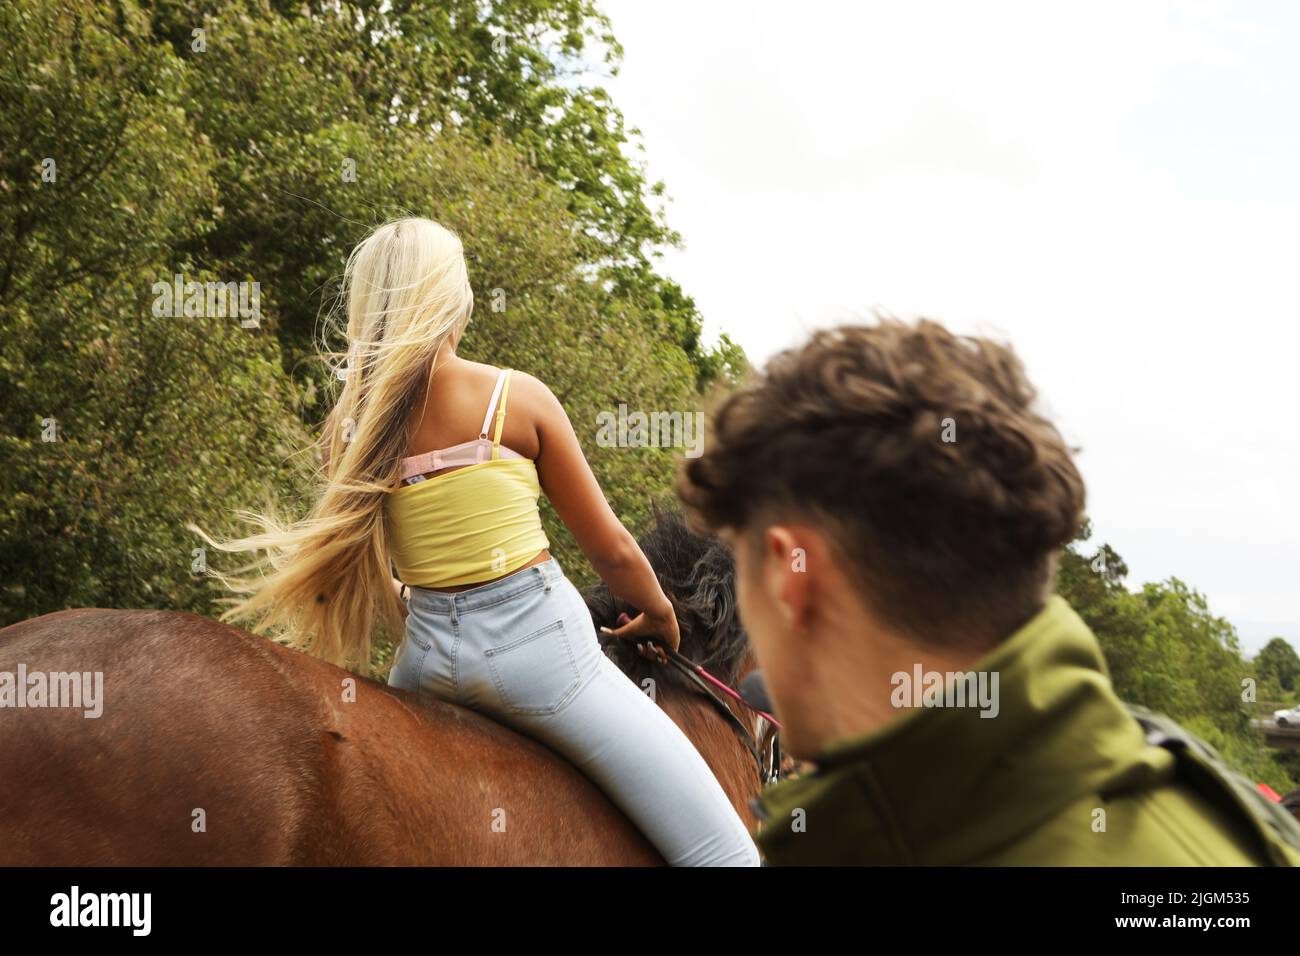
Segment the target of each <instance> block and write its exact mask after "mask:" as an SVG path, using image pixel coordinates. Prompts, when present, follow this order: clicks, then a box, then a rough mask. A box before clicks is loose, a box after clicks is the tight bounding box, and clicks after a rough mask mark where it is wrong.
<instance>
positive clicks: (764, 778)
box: [597, 617, 781, 786]
mask: <svg viewBox="0 0 1300 956" xmlns="http://www.w3.org/2000/svg"><path fill="white" fill-rule="evenodd" d="M622 623H625V622H624V621H622V619H621V617H620V624H622ZM597 637H598V639H599V640H600V643H601V645H602V646H604V645H606V644H608V643H609V642H610V641H611V640H615V641H619V640H623V639H622V638H619V637H616V636H615V635H614V634H613V633H608V632H605V631H598V632H597ZM638 642H649V643H652V644H655V645H656V646H658V647H659V649H660V650H661V651H662V652H663V653H664V654H665V655H666V656H667V658H668V663H669V664H671V665H673V666H674V667H676V668H677V669H678V670H679V671H681V672H682V673H683V674H684V675H685V676H686V678H687V679H688V680H690V682H691V683H693V684H694V685H695V686H696V687H698V688H699V689H700V690H701V691H702V692H703V693H704V694H705V695H706V696H707V697H708V698H709V700H711V701H712V702H713V704H714V706H716V707H717V709H718V710H719V711H720V712H721V713H722V715H723V716H724V717H725V718H726V719H727V720H728V721H729V722H730V723H731V724H733V725H734V726H735V728H736V730H737V731H738V732H739V733H740V736H741V741H742V742H743V743H744V744H745V747H746V748H748V750H749V752H750V753H751V754H752V755H753V757H754V761H755V762H756V763H757V764H758V779H759V782H760V783H762V784H763V785H764V786H766V785H767V784H769V783H776V782H777V781H778V780H779V779H780V777H781V745H780V739H781V722H780V721H779V720H777V719H776V718H775V717H774V716H772V714H770V713H768V712H767V711H765V710H762V709H760V708H758V707H755V706H754V705H753V704H751V703H750V702H749V701H747V700H745V698H744V697H743V696H741V694H740V693H739V692H737V691H736V690H735V689H734V688H732V687H729V686H727V685H726V684H725V683H723V682H722V681H720V680H718V678H716V677H714V676H713V675H712V674H710V673H709V672H708V671H707V670H705V669H704V667H703V666H702V665H700V664H696V663H695V662H694V661H692V660H690V659H689V658H687V657H685V656H683V655H682V654H679V653H678V652H677V651H675V650H673V649H672V648H670V647H664V646H663V643H662V642H661V641H660V640H659V639H658V638H657V637H644V638H639V639H638ZM715 687H716V688H717V689H718V690H721V691H722V692H723V693H725V694H726V695H727V696H728V697H730V698H731V699H732V700H734V701H736V702H737V703H739V704H740V705H741V706H743V707H745V708H747V709H749V710H751V711H753V712H754V713H755V714H757V715H758V716H759V717H761V718H763V719H764V720H766V721H767V722H768V723H770V724H771V725H772V726H773V727H775V728H776V731H775V732H774V733H773V734H772V737H771V740H770V742H769V745H768V748H767V749H768V753H767V754H766V755H764V754H763V753H762V752H760V750H759V745H758V743H757V742H756V741H755V740H754V736H753V734H751V733H750V732H749V728H748V727H746V726H745V724H744V723H743V722H742V721H741V719H740V718H739V717H737V716H736V713H735V711H733V710H732V709H731V708H730V707H728V706H727V703H726V701H724V700H723V699H722V698H721V697H719V696H718V694H717V693H716V692H715V690H714V688H715ZM765 756H766V759H764V758H765Z"/></svg>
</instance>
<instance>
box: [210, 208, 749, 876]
mask: <svg viewBox="0 0 1300 956" xmlns="http://www.w3.org/2000/svg"><path fill="white" fill-rule="evenodd" d="M344 287H345V293H346V302H347V342H348V363H347V366H346V367H345V369H344V370H343V371H342V372H341V374H344V375H345V376H346V377H345V380H344V381H345V383H344V386H343V389H342V392H341V394H340V396H339V399H338V402H337V404H336V406H335V408H334V410H333V412H331V415H330V418H329V421H328V424H327V428H326V433H325V436H324V441H325V451H326V453H327V460H328V461H329V462H330V464H329V467H328V482H327V484H326V486H325V488H324V491H323V492H322V493H321V495H320V497H319V499H318V500H317V501H316V502H315V506H314V508H313V510H312V512H311V514H310V515H309V516H308V517H307V518H306V519H305V520H303V521H300V522H297V523H288V524H284V523H281V522H280V521H278V520H277V519H275V518H274V517H272V516H253V517H254V518H255V520H256V521H257V522H258V523H259V524H260V528H261V531H260V533H258V534H256V535H254V536H251V537H247V538H243V539H240V540H237V541H232V542H227V543H224V544H219V545H217V546H218V547H220V548H221V549H222V550H228V551H263V550H264V551H266V552H267V557H266V558H265V559H264V561H262V562H260V563H259V565H256V567H259V570H260V572H261V573H258V574H255V575H253V576H250V577H236V576H223V577H222V580H223V581H224V582H225V583H226V584H227V586H229V587H230V588H231V589H232V590H234V591H235V592H236V593H239V594H241V595H242V599H241V600H239V601H238V602H237V603H235V604H234V606H233V607H231V609H230V610H229V611H227V612H226V614H225V615H224V618H225V619H232V620H246V621H250V622H252V624H253V625H254V627H255V628H256V629H258V630H263V631H264V630H267V629H270V628H277V629H279V630H280V631H282V632H284V633H285V634H287V635H288V637H289V639H290V642H291V643H292V644H293V645H294V646H297V647H300V648H302V649H305V650H309V651H310V652H312V653H314V654H316V655H318V656H320V657H322V658H324V659H326V660H329V661H331V662H333V663H336V664H340V665H343V666H352V667H361V668H363V669H365V668H366V667H367V666H368V664H369V660H370V649H371V648H370V635H371V630H372V627H373V626H374V624H375V623H376V621H377V620H382V621H384V622H386V623H387V625H388V628H389V631H390V633H397V632H399V631H404V637H403V640H402V642H401V645H400V647H399V648H398V651H397V654H396V657H395V661H394V664H393V667H392V671H391V674H390V677H389V684H390V685H392V686H394V687H401V688H406V689H409V690H412V691H416V692H417V693H424V694H429V695H433V696H435V697H439V698H443V699H446V700H450V701H454V702H456V703H460V704H462V705H465V706H468V707H472V708H475V709H477V710H479V711H481V712H483V713H485V714H488V715H490V716H491V717H492V718H494V719H496V720H498V721H500V722H502V723H504V724H507V725H509V726H511V727H513V728H515V729H517V730H519V731H520V732H522V733H525V734H528V735H529V736H532V737H534V738H536V739H538V740H541V741H542V742H544V743H546V744H547V745H549V746H550V747H552V748H553V749H554V750H556V751H558V752H559V753H561V754H563V755H564V756H565V757H567V758H568V759H569V760H570V761H571V762H572V763H574V764H575V765H576V766H577V767H578V768H579V769H580V770H582V771H583V772H584V773H585V774H586V775H587V776H588V777H590V778H591V779H592V780H593V781H594V782H595V783H596V784H597V785H599V786H600V787H601V788H602V789H603V790H604V791H605V792H606V793H607V794H608V795H609V797H610V798H611V800H613V801H614V802H615V803H616V804H617V805H618V806H619V807H620V808H621V809H622V810H623V812H624V813H626V814H627V816H628V817H629V818H630V819H631V820H632V821H633V822H634V823H636V824H637V826H638V827H640V828H641V830H642V831H643V832H644V833H645V834H646V836H647V838H648V839H649V840H650V841H651V842H652V843H653V844H654V845H655V846H656V848H657V849H658V850H659V851H660V852H661V853H662V854H663V856H664V858H665V859H666V860H667V861H668V862H669V863H670V864H672V865H677V866H757V865H758V863H759V857H758V852H757V849H756V847H755V845H754V842H753V840H752V839H751V837H750V834H749V833H748V832H747V830H746V828H745V825H744V823H743V822H742V821H741V819H740V817H739V816H738V815H737V814H736V811H735V810H734V809H733V807H732V805H731V803H730V801H729V800H728V798H727V796H726V794H725V793H724V792H723V789H722V787H721V786H720V785H719V783H718V781H717V780H716V778H714V776H713V775H712V773H711V772H710V770H709V767H708V765H707V764H706V763H705V761H704V760H703V758H702V757H701V756H700V754H699V753H698V752H697V751H696V750H695V748H694V747H693V746H692V744H691V743H690V741H689V740H688V738H687V737H686V736H685V734H683V733H682V731H681V730H680V729H678V727H677V725H676V724H674V723H673V721H672V720H671V719H670V718H669V717H668V716H667V715H666V714H665V713H664V712H663V711H662V710H661V709H660V708H659V707H658V706H656V704H655V703H654V702H653V701H651V700H650V699H649V698H648V697H647V696H646V695H645V694H644V693H642V692H641V690H640V689H639V688H638V687H637V686H636V685H635V684H634V683H633V682H632V681H631V680H629V679H628V678H627V677H626V676H625V675H624V674H623V673H622V672H621V671H620V670H619V669H618V668H617V667H616V666H614V664H613V663H612V662H611V661H610V660H609V659H608V658H607V657H606V656H605V655H604V653H602V651H601V648H600V645H599V642H598V640H597V636H596V633H595V630H594V628H593V626H592V624H591V617H590V615H589V614H588V612H587V609H586V607H585V605H584V603H583V600H582V598H581V596H580V595H579V594H578V591H577V590H576V589H575V588H574V586H573V585H572V584H571V583H570V581H569V580H568V578H566V577H565V575H564V573H563V571H562V569H561V568H560V566H559V563H558V562H557V561H556V559H555V558H553V557H552V556H551V555H550V553H549V551H548V547H549V542H548V540H547V537H546V535H545V533H544V531H543V529H542V522H541V517H540V514H539V512H538V499H539V496H540V494H541V492H542V491H545V493H546V495H547V497H548V499H549V500H550V502H551V504H552V505H553V506H554V508H555V510H556V513H557V514H558V515H559V516H560V518H561V519H562V520H563V521H564V523H565V524H566V525H567V526H568V528H569V529H570V531H572V533H573V535H574V537H575V539H576V540H577V542H578V544H579V545H580V546H581V548H582V550H583V552H584V553H585V554H586V556H587V557H588V558H589V559H590V561H591V563H592V565H593V567H594V568H595V569H596V571H597V572H598V573H599V574H600V576H601V577H602V578H603V579H604V581H605V583H606V584H607V585H608V587H609V588H610V590H611V591H612V592H613V593H614V594H616V595H618V596H619V597H621V598H623V599H625V600H626V601H627V602H628V603H629V604H631V605H632V606H633V607H635V608H638V609H640V611H641V613H640V614H639V615H638V616H637V617H635V618H634V619H633V620H632V621H631V623H630V624H627V625H626V626H624V627H622V628H620V629H619V630H618V631H617V632H616V633H617V635H618V636H619V637H622V638H627V639H631V640H637V639H644V638H647V637H650V636H655V635H657V636H659V637H660V638H661V639H662V640H663V642H664V643H665V644H666V645H667V646H668V647H671V648H674V649H676V648H677V646H678V643H679V641H680V637H679V634H678V627H677V621H676V618H675V616H674V614H673V609H672V605H671V603H670V602H669V600H668V598H667V597H666V596H665V595H664V593H663V590H662V589H661V588H660V586H659V583H658V581H657V580H656V578H655V575H654V572H653V571H652V569H651V567H650V564H649V562H648V561H647V560H646V558H645V555H644V554H643V553H642V552H641V549H640V548H639V547H638V546H637V543H636V541H635V539H634V538H633V537H632V536H631V535H630V534H629V533H628V532H627V530H626V529H625V528H624V527H623V526H622V524H620V522H619V520H618V518H617V517H616V516H615V515H614V513H613V511H612V510H611V509H610V507H609V504H608V503H607V502H606V500H605V497H604V494H603V493H602V492H601V489H600V486H599V485H598V484H597V481H596V478H595V476H594V475H593V474H592V471H591V468H590V466H589V465H588V463H587V461H586V458H585V457H584V455H583V453H582V450H581V448H580V446H579V444H578V439H577V436H576V435H575V433H574V430H573V426H572V425H571V423H570V422H569V419H568V416H567V415H566V413H565V411H564V409H563V407H562V406H561V405H560V403H559V401H558V400H557V399H556V397H555V396H554V395H553V394H552V393H551V391H550V389H548V388H547V387H546V385H545V384H543V383H542V382H541V381H539V380H538V379H536V378H534V377H533V376H531V375H528V374H526V373H524V372H520V371H515V370H511V369H497V368H494V367H492V366H488V365H483V364H480V363H477V362H470V361H467V360H465V359H463V358H460V357H459V356H458V355H457V354H456V350H457V347H458V345H459V344H460V340H461V336H462V335H463V334H464V332H465V328H466V326H467V324H468V323H469V320H470V314H471V312H472V309H473V293H472V291H471V289H470V283H469V277H468V273H467V268H466V264H465V258H464V253H463V250H462V247H461V243H460V241H459V239H457V238H456V236H454V235H453V234H452V233H451V232H450V231H448V230H447V229H446V228H444V227H443V226H441V225H439V224H438V223H436V222H433V221H431V220H428V219H418V218H412V219H401V220H398V221H395V222H390V223H388V224H386V225H384V226H382V227H380V228H379V229H377V230H376V231H375V232H374V233H372V234H371V235H370V236H369V237H368V238H366V239H365V240H364V241H363V242H361V243H360V245H358V246H357V247H356V249H355V250H354V251H353V252H352V255H351V256H350V257H349V260H348V263H347V268H346V272H345V277H344ZM507 409H508V410H509V414H508V415H507ZM390 560H391V562H392V565H393V566H394V567H395V568H396V570H397V573H398V576H399V577H400V579H401V581H402V582H405V584H406V585H407V586H408V587H409V589H410V598H409V613H407V615H406V617H405V620H403V616H402V612H403V607H402V603H401V599H400V598H399V597H398V595H397V593H396V592H395V591H394V590H393V588H392V587H390V582H391V581H392V578H391V574H390V567H389V563H390ZM656 650H657V649H656ZM642 653H643V654H644V655H646V656H647V657H649V656H650V655H651V652H650V651H649V650H647V649H646V648H645V647H644V646H643V647H642Z"/></svg>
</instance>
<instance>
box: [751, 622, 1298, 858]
mask: <svg viewBox="0 0 1300 956" xmlns="http://www.w3.org/2000/svg"><path fill="white" fill-rule="evenodd" d="M969 670H970V671H986V672H989V673H993V672H996V673H997V674H998V675H999V678H998V688H997V689H998V698H999V699H998V709H997V714H996V716H993V717H981V716H980V710H979V709H978V708H975V707H946V708H945V707H913V708H909V709H908V710H904V711H901V712H900V713H901V715H900V717H899V718H898V719H897V720H895V721H893V722H892V723H890V724H888V725H887V726H885V727H883V728H881V729H879V730H876V731H874V732H872V733H869V734H866V735H864V736H861V737H854V738H847V739H842V740H838V741H835V742H834V743H832V744H831V745H829V746H828V747H826V748H825V749H824V750H823V751H822V754H821V755H820V756H819V757H818V758H814V760H813V762H814V763H815V764H816V770H815V771H813V772H810V773H808V774H805V775H803V776H800V777H795V778H790V779H787V780H784V781H782V782H780V783H777V784H775V785H773V786H771V787H769V788H768V789H767V790H766V791H765V792H764V793H763V794H761V795H760V796H759V797H758V798H756V799H755V801H754V803H753V804H752V806H753V807H754V809H755V810H756V811H757V812H758V814H759V816H760V818H761V819H762V820H763V823H762V825H761V826H760V828H759V831H758V833H757V835H756V840H757V842H758V845H759V848H760V849H761V850H762V852H763V855H764V860H765V863H766V864H767V865H770V866H781V865H795V866H807V865H823V864H827V865H868V864H870V865H890V864H920V865H970V864H975V865H1027V866H1037V865H1065V866H1077V865H1085V866H1184V865H1220V866H1234V865H1258V864H1268V863H1273V864H1281V865H1298V864H1300V824H1297V823H1296V822H1295V820H1293V819H1292V818H1291V817H1290V816H1289V815H1288V814H1287V813H1286V812H1285V811H1283V810H1281V809H1280V808H1278V807H1277V806H1276V805H1275V804H1270V803H1268V801H1267V800H1266V799H1265V798H1264V797H1263V796H1262V795H1260V794H1259V793H1257V792H1256V791H1255V789H1254V788H1253V786H1251V785H1250V784H1249V782H1247V781H1245V780H1244V778H1237V779H1235V780H1233V781H1232V782H1231V783H1228V782H1225V781H1227V779H1228V777H1229V776H1230V773H1225V772H1223V771H1222V770H1221V769H1220V767H1219V765H1218V764H1217V762H1215V761H1214V760H1213V758H1214V757H1215V755H1214V753H1213V751H1211V750H1209V748H1208V746H1206V745H1204V744H1203V743H1202V742H1200V741H1198V740H1196V739H1195V738H1192V737H1189V736H1188V735H1186V734H1185V732H1180V728H1178V727H1177V725H1176V724H1173V723H1172V722H1171V721H1168V720H1167V718H1166V719H1164V720H1163V722H1161V723H1160V725H1159V726H1160V728H1161V729H1163V730H1166V731H1172V733H1168V734H1165V735H1163V736H1162V735H1161V734H1160V733H1159V732H1158V731H1156V730H1153V729H1152V726H1151V725H1149V726H1148V731H1150V739H1148V733H1147V732H1144V728H1143V725H1142V724H1140V723H1139V722H1138V719H1137V718H1136V717H1135V716H1134V713H1133V712H1131V711H1130V710H1129V709H1128V708H1127V707H1126V706H1125V705H1124V704H1123V703H1122V702H1121V701H1120V700H1119V698H1118V697H1116V696H1115V692H1114V691H1113V690H1112V689H1111V684H1110V679H1109V676H1108V672H1107V670H1106V664H1105V661H1104V659H1103V657H1102V652H1101V647H1100V645H1099V644H1098V643H1097V639H1096V637H1094V636H1093V634H1092V632H1091V631H1090V630H1089V629H1088V626H1087V625H1086V624H1085V623H1084V622H1083V620H1082V619H1081V618H1080V617H1079V616H1078V615H1077V614H1076V613H1075V612H1074V611H1073V609H1071V607H1070V606H1069V605H1068V604H1067V603H1066V602H1065V601H1064V600H1063V599H1062V598H1060V597H1058V596H1054V597H1052V598H1051V599H1050V600H1049V602H1048V603H1047V605H1046V606H1045V607H1044V609H1043V610H1042V611H1041V612H1040V613H1039V614H1038V615H1037V616H1035V617H1034V618H1033V619H1031V620H1030V621H1029V622H1028V623H1027V624H1025V626H1024V627H1022V628H1021V629H1020V630H1018V631H1017V632H1016V633H1015V634H1013V635H1012V636H1011V637H1009V638H1008V639H1007V640H1006V641H1004V642H1003V643H1001V644H999V645H998V646H997V647H996V648H994V649H993V651H992V652H991V653H989V654H988V655H986V656H985V657H984V658H983V659H982V660H980V661H978V662H976V663H975V664H973V665H972V666H971V667H970V668H969ZM1162 741H1163V742H1164V743H1165V744H1167V745H1166V746H1161V745H1160V743H1161V742H1162Z"/></svg>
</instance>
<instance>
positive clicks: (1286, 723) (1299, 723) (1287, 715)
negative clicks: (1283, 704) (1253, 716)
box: [1273, 707, 1300, 727]
mask: <svg viewBox="0 0 1300 956" xmlns="http://www.w3.org/2000/svg"><path fill="white" fill-rule="evenodd" d="M1273 722H1274V723H1275V724H1277V725H1278V726H1279V727H1300V707H1288V708H1287V709H1286V710H1275V711H1273Z"/></svg>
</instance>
